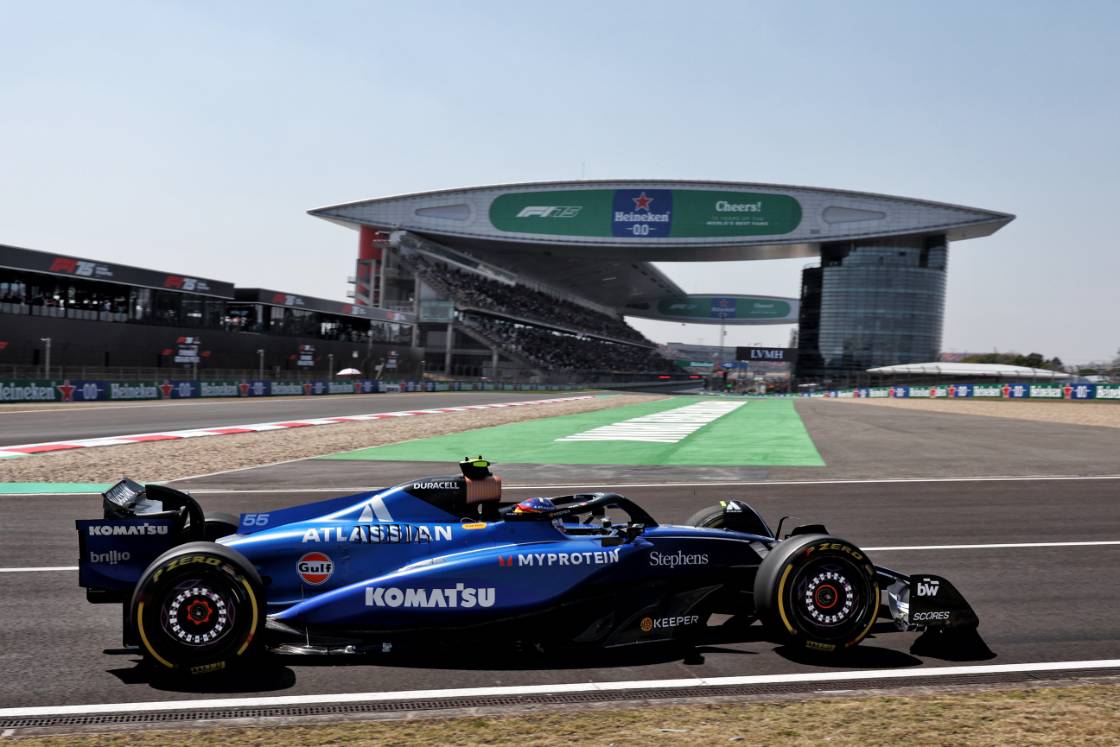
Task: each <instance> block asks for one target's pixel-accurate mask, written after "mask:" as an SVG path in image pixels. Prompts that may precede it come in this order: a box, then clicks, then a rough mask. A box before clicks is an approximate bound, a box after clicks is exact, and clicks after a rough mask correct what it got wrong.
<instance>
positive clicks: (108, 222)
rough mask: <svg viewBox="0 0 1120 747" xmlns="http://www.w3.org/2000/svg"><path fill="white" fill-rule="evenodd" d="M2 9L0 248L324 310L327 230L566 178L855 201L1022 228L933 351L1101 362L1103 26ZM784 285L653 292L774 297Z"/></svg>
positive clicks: (333, 257) (660, 6)
mask: <svg viewBox="0 0 1120 747" xmlns="http://www.w3.org/2000/svg"><path fill="white" fill-rule="evenodd" d="M5 10H6V13H5V20H6V21H7V27H8V28H9V34H8V39H7V40H6V46H5V48H4V49H3V50H2V51H0V61H2V62H3V64H2V65H0V84H2V86H3V90H4V92H5V95H4V96H3V97H2V98H0V106H2V107H3V112H4V116H3V117H2V118H0V136H2V139H0V164H2V166H3V172H4V174H5V176H6V177H7V178H6V179H4V181H3V185H2V186H0V196H2V198H3V200H2V202H0V204H2V207H0V229H2V230H0V243H3V244H12V245H16V246H25V247H28V248H31V249H39V250H44V251H57V252H64V253H69V254H74V255H79V256H88V257H91V258H95V259H102V260H106V261H110V262H120V263H124V264H134V265H139V266H147V267H153V268H157V269H166V270H169V271H179V272H187V273H191V274H195V275H202V276H208V277H212V278H216V279H220V280H226V281H230V282H234V283H236V284H238V285H241V286H261V287H272V288H277V289H279V290H285V291H292V292H298V293H303V294H307V295H312V296H321V297H325V298H332V299H338V300H342V299H344V298H345V292H346V290H347V288H348V286H347V285H346V282H345V281H346V277H347V276H349V275H353V262H354V257H355V252H356V243H357V234H356V233H354V232H351V231H347V230H344V229H342V228H340V227H338V226H336V225H333V224H330V223H327V222H325V221H322V220H319V219H316V218H313V217H311V216H309V215H307V212H306V211H307V210H309V209H312V208H315V207H318V206H322V205H329V204H338V203H342V202H347V201H352V200H358V199H367V198H372V197H379V196H386V195H392V194H400V193H408V192H420V191H429V190H434V189H443V188H450V187H461V186H477V185H485V184H495V183H505V182H518V181H545V180H567V179H579V178H581V177H582V178H588V179H629V178H661V179H696V180H726V181H742V182H764V183H775V184H793V185H807V186H816V187H829V188H838V189H852V190H858V191H867V192H879V193H885V194H891V195H900V196H905V197H913V198H918V199H929V200H936V201H942V202H950V203H957V204H962V205H968V206H973V207H978V208H984V209H990V210H997V211H1003V212H1009V213H1014V214H1015V215H1016V216H1017V218H1016V220H1015V221H1013V222H1012V223H1011V224H1010V225H1008V226H1007V227H1005V228H1004V229H1002V230H1001V231H999V232H998V233H997V234H995V235H994V236H991V237H988V238H983V239H976V240H971V241H965V242H959V243H956V244H954V245H953V247H952V249H951V251H950V255H949V275H948V295H947V299H946V317H945V330H944V336H943V344H942V348H943V350H945V351H969V352H986V351H990V350H992V349H999V350H1000V351H1010V350H1015V351H1018V352H1022V353H1029V352H1039V353H1041V354H1043V355H1045V356H1046V357H1052V356H1059V357H1060V358H1062V359H1063V361H1065V362H1066V363H1085V362H1088V361H1091V360H1099V359H1111V358H1112V357H1114V356H1115V355H1116V352H1117V348H1118V347H1120V334H1118V332H1117V317H1118V312H1120V302H1118V300H1117V293H1116V290H1115V282H1114V280H1113V278H1115V277H1116V276H1117V275H1118V274H1120V253H1118V252H1116V251H1115V250H1114V249H1112V248H1111V245H1112V244H1113V243H1114V242H1115V240H1114V239H1112V238H1110V237H1112V236H1113V235H1114V234H1113V232H1112V231H1110V230H1109V225H1110V218H1111V211H1112V209H1113V204H1112V203H1113V202H1114V201H1115V196H1116V193H1117V188H1116V178H1117V174H1118V173H1120V145H1118V144H1117V136H1116V134H1115V123H1116V122H1117V121H1118V117H1117V115H1118V113H1120V112H1118V109H1120V106H1118V96H1117V94H1116V92H1115V89H1116V83H1115V81H1116V79H1117V73H1118V72H1120V62H1118V59H1117V58H1118V55H1117V54H1116V52H1115V49H1114V43H1113V40H1114V38H1115V29H1116V28H1117V22H1118V21H1120V6H1118V5H1116V4H1114V3H1108V2H1087V3H1079V4H1077V5H1075V6H1054V5H1052V4H1047V3H1041V2H1015V3H1012V2H994V3H987V4H981V5H977V4H973V3H963V2H947V3H939V4H936V5H919V4H890V3H862V4H852V5H834V4H827V3H816V2H809V3H800V4H796V5H794V4H773V5H769V4H765V5H764V4H760V3H749V4H748V3H731V2H712V3H695V4H690V5H687V6H682V5H679V4H674V3H665V2H647V3H643V4H642V6H641V7H640V12H638V11H637V10H634V9H630V8H628V7H623V6H604V5H603V4H596V3H588V2H572V3H567V4H566V5H565V6H564V12H562V13H560V12H556V11H555V9H545V8H542V7H538V6H531V5H525V4H523V3H513V2H489V3H476V4H451V3H436V2H430V3H412V4H399V3H397V4H388V3H384V4H383V3H365V2H336V3H331V4H322V5H316V6H307V5H303V4H297V3H284V2H280V3H241V4H237V5H226V4H218V3H193V2H192V3H186V2H169V3H160V4H150V3H140V2H117V3H109V4H95V5H91V4H82V3H76V2H74V3H41V4H34V5H24V4H18V5H17V4H12V5H9V6H7V7H6V9H5ZM808 263H809V260H805V259H796V260H777V261H757V262H735V263H690V264H682V263H658V266H659V267H660V268H661V269H662V270H663V271H664V272H666V274H668V275H669V276H670V277H671V278H673V279H674V280H675V281H676V282H677V283H678V284H679V285H680V286H681V287H682V288H684V289H685V290H686V291H687V292H692V293H747V294H752V293H758V294H767V295H778V296H798V295H799V289H800V270H801V268H802V267H803V266H805V265H806V264H808ZM631 321H632V323H633V324H634V326H635V327H637V328H638V329H640V330H642V331H643V332H645V333H646V334H648V335H650V336H651V337H652V338H653V339H655V340H656V341H658V342H669V341H675V342H688V343H697V342H702V343H703V344H719V339H718V338H719V327H718V326H707V325H688V326H687V327H686V326H684V325H680V324H677V323H669V322H652V321H644V320H636V319H631ZM790 329H791V326H790V325H780V326H755V327H728V335H727V345H729V346H734V345H748V344H752V343H755V342H758V343H762V344H767V345H785V344H786V342H787V341H788V339H789V333H790Z"/></svg>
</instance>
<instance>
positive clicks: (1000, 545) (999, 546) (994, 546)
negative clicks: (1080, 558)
mask: <svg viewBox="0 0 1120 747" xmlns="http://www.w3.org/2000/svg"><path fill="white" fill-rule="evenodd" d="M1103 545H1120V540H1099V541H1087V542H994V543H991V544H987V545H912V546H907V547H904V546H901V545H900V546H896V547H861V548H860V549H862V550H867V551H868V552H894V551H902V550H1006V549H1012V548H1018V547H1100V546H1103Z"/></svg>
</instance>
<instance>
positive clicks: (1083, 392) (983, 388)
mask: <svg viewBox="0 0 1120 747" xmlns="http://www.w3.org/2000/svg"><path fill="white" fill-rule="evenodd" d="M806 396H813V397H852V398H857V399H858V398H862V397H894V398H923V399H928V398H937V397H946V398H950V399H963V398H969V399H972V398H991V399H1062V400H1092V399H1103V400H1120V384H939V385H936V386H920V387H919V386H893V387H876V388H858V389H834V390H826V391H823V392H814V393H812V394H811V395H806Z"/></svg>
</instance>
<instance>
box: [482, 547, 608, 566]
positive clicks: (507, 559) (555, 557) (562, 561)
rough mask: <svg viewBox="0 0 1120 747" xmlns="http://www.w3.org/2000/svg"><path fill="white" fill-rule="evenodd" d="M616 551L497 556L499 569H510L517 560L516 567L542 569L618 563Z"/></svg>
mask: <svg viewBox="0 0 1120 747" xmlns="http://www.w3.org/2000/svg"><path fill="white" fill-rule="evenodd" d="M618 553H619V551H618V550H604V551H598V552H533V553H525V554H523V555H517V556H513V555H499V556H498V567H499V568H512V567H513V566H514V565H515V564H514V562H513V559H514V557H516V558H517V563H516V565H517V567H518V568H522V567H525V566H529V567H537V568H539V567H542V566H546V565H609V564H610V563H617V562H618Z"/></svg>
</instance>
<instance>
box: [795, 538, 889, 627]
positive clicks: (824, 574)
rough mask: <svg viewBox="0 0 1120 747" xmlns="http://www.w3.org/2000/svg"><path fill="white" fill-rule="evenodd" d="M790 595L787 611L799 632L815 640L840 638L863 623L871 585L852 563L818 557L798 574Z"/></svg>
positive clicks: (841, 559)
mask: <svg viewBox="0 0 1120 747" xmlns="http://www.w3.org/2000/svg"><path fill="white" fill-rule="evenodd" d="M789 593H790V600H789V601H790V609H791V610H792V611H793V615H794V617H795V618H796V619H797V622H798V623H799V624H800V627H802V629H804V630H806V631H808V632H810V633H811V634H812V635H813V636H814V637H818V638H822V639H826V640H828V639H841V638H845V637H847V636H848V635H850V634H851V632H852V630H853V629H855V628H857V627H859V626H861V625H862V624H863V622H865V621H864V616H865V615H864V613H865V612H866V611H867V607H868V603H869V599H870V584H869V583H868V581H867V578H866V575H865V574H864V573H863V571H862V569H860V568H859V567H858V566H856V565H855V564H853V563H851V562H849V561H847V560H845V559H843V558H821V559H819V560H814V561H813V562H810V563H809V564H808V565H806V566H805V567H804V568H802V569H800V570H799V571H798V573H797V574H796V576H795V577H794V579H793V583H792V584H791V586H790V592H789Z"/></svg>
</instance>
